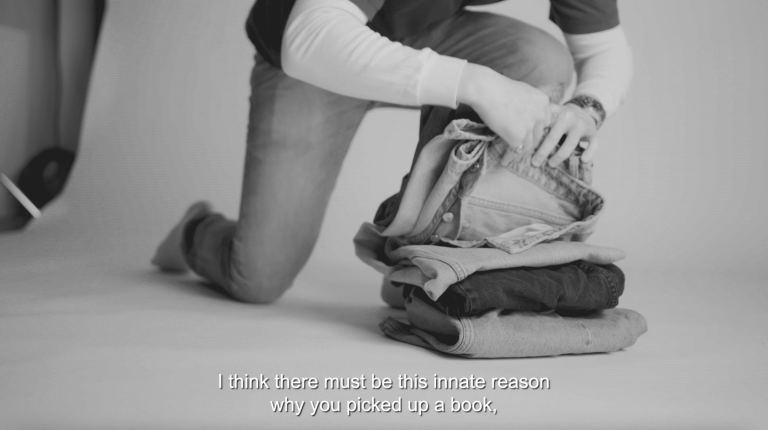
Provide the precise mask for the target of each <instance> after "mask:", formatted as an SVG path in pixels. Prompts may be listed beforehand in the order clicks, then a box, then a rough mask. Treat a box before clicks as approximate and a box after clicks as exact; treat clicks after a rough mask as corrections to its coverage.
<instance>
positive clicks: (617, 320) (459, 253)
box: [355, 118, 647, 357]
mask: <svg viewBox="0 0 768 430" xmlns="http://www.w3.org/2000/svg"><path fill="white" fill-rule="evenodd" d="M429 121H430V120H429V118H427V123H426V126H425V127H423V128H422V137H421V140H420V144H419V147H418V148H417V153H416V157H415V161H414V164H413V167H412V168H411V172H410V173H409V174H408V175H407V176H406V177H405V178H404V180H403V184H402V187H401V190H400V192H399V193H398V194H396V195H395V196H392V197H390V198H389V199H387V200H386V201H385V202H384V203H382V205H381V207H380V208H379V211H378V213H377V214H376V217H375V220H374V224H370V223H365V224H363V226H362V227H361V228H360V231H359V232H358V234H357V235H356V237H355V248H356V252H357V255H358V257H360V258H361V259H362V260H363V261H364V262H366V263H367V264H369V265H371V266H372V267H374V268H375V269H377V270H378V271H379V272H381V273H383V274H384V283H383V286H382V297H383V298H384V300H385V301H386V302H387V303H389V304H390V305H392V306H395V307H403V308H405V310H406V311H407V315H408V322H407V323H406V322H401V321H398V320H395V319H393V318H388V319H386V320H385V321H383V322H382V323H381V324H380V327H381V329H382V330H383V331H384V333H385V334H386V335H387V336H389V337H391V338H393V339H396V340H399V341H402V342H407V343H410V344H413V345H418V346H422V347H425V348H430V349H434V350H438V351H441V352H445V353H449V354H455V355H460V356H464V357H533V356H546V355H560V354H581V353H591V352H610V351H616V350H619V349H621V348H624V347H627V346H630V345H632V344H633V343H634V342H635V341H636V340H637V338H638V337H639V336H640V335H642V334H643V333H645V331H646V330H647V326H646V322H645V319H644V318H643V316H642V315H640V314H638V313H637V312H634V311H632V310H628V309H616V306H617V305H618V300H619V296H620V295H621V294H622V292H623V290H624V274H623V273H622V271H621V270H620V269H619V268H618V267H616V266H615V265H614V264H613V263H615V262H616V261H618V260H621V259H622V258H624V253H623V252H622V251H620V250H618V249H615V248H608V247H603V246H595V245H589V244H586V243H584V241H585V240H586V239H587V238H588V237H589V235H591V234H592V232H593V231H594V228H595V223H596V222H597V220H598V218H599V216H600V213H601V211H602V209H603V205H604V200H603V198H602V196H600V194H598V193H597V192H596V191H595V190H594V189H592V188H591V187H590V185H589V184H590V183H591V177H592V165H591V164H586V163H582V162H581V160H580V158H579V157H578V155H573V156H571V157H570V158H569V159H568V160H566V162H564V163H563V164H562V165H560V166H558V167H556V168H552V167H549V166H547V165H546V164H545V165H543V166H541V167H534V166H532V165H531V163H530V159H531V156H532V154H531V153H529V152H521V153H519V154H517V156H516V157H514V159H512V160H511V161H510V162H509V163H508V164H507V165H502V161H501V160H502V156H503V155H504V153H505V151H507V150H508V145H507V144H506V143H505V142H504V141H503V140H502V139H501V138H499V137H498V136H496V135H494V134H493V132H492V131H491V130H490V129H488V128H487V127H486V126H484V125H482V124H478V123H475V122H472V121H470V120H467V119H458V120H454V121H452V122H450V123H449V124H448V126H447V127H445V128H444V130H442V126H443V125H444V124H445V121H443V122H442V123H440V121H441V119H440V118H433V121H432V122H433V124H439V125H440V127H441V128H440V129H439V130H438V131H436V132H434V133H433V136H429V132H430V131H429V130H430V124H429ZM432 128H433V129H434V128H435V127H432ZM440 130H442V133H440ZM425 133H426V137H427V138H425ZM435 134H436V136H434V135H435Z"/></svg>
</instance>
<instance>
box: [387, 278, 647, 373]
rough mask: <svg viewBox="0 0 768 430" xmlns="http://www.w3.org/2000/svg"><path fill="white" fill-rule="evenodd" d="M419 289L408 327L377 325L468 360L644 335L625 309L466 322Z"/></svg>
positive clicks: (615, 346) (560, 350)
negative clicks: (572, 314)
mask: <svg viewBox="0 0 768 430" xmlns="http://www.w3.org/2000/svg"><path fill="white" fill-rule="evenodd" d="M420 295H423V292H422V293H420V290H419V289H418V288H414V292H413V293H411V295H410V296H409V297H408V299H406V303H405V308H406V311H407V312H408V320H409V321H410V324H406V323H403V322H400V321H397V320H395V319H393V318H387V319H386V320H384V321H382V322H381V324H379V327H380V328H381V330H382V331H383V332H384V334H386V335H387V336H389V337H391V338H392V339H395V340H399V341H400V342H405V343H410V344H412V345H416V346H421V347H424V348H428V349H433V350H436V351H440V352H444V353H447V354H453V355H459V356H462V357H467V358H511V357H539V356H553V355H562V354H587V353H594V352H613V351H618V350H620V349H622V348H626V347H628V346H630V345H632V344H634V343H635V341H636V340H637V338H638V337H640V335H642V334H643V333H645V332H646V331H647V330H648V326H647V324H646V322H645V318H644V317H643V316H642V315H640V314H639V313H637V312H635V311H632V310H629V309H608V310H604V311H598V312H595V313H594V314H590V315H587V316H581V317H565V316H561V315H558V314H556V313H554V312H548V313H535V312H521V311H510V310H501V309H497V310H491V311H488V312H486V313H484V314H481V315H477V316H471V317H464V316H451V315H448V314H446V313H444V312H442V311H441V310H439V309H437V308H435V307H433V306H432V305H431V304H430V303H428V302H429V299H428V298H426V297H423V298H422V297H420Z"/></svg>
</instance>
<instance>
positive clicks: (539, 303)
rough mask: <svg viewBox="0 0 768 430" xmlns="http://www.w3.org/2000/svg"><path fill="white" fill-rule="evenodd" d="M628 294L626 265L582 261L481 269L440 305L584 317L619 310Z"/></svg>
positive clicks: (470, 311) (468, 311)
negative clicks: (556, 313) (597, 312)
mask: <svg viewBox="0 0 768 430" xmlns="http://www.w3.org/2000/svg"><path fill="white" fill-rule="evenodd" d="M623 292H624V273H623V272H622V271H621V269H619V268H618V267H616V266H615V265H613V264H608V265H597V264H592V263H587V262H585V261H581V260H578V261H575V262H573V263H568V264H561V265H557V266H547V267H520V268H513V269H499V270H488V271H483V272H475V273H473V274H472V275H470V276H468V277H467V278H466V279H464V280H462V281H460V282H457V283H455V284H453V285H451V286H450V287H449V288H448V290H447V291H446V292H445V293H443V295H442V296H440V298H439V299H438V300H437V304H438V305H440V306H441V307H442V308H444V309H445V310H450V311H451V312H455V313H457V314H459V315H467V316H469V315H479V314H481V313H483V312H485V311H487V310H489V309H512V310H518V311H532V312H543V311H549V310H554V311H557V312H558V313H559V314H561V315H579V314H585V313H589V312H592V311H596V310H602V309H610V308H615V307H616V306H617V305H618V304H619V296H620V295H621V294H622V293H623Z"/></svg>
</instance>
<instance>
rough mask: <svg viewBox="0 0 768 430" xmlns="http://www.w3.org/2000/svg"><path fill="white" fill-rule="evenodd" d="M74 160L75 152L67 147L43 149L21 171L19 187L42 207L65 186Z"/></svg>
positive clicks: (33, 201) (36, 204)
mask: <svg viewBox="0 0 768 430" xmlns="http://www.w3.org/2000/svg"><path fill="white" fill-rule="evenodd" d="M74 162H75V154H74V153H73V152H70V151H67V150H66V149H62V148H49V149H46V150H43V151H42V152H40V153H39V154H37V155H36V156H35V157H34V158H32V160H31V161H30V162H29V163H28V164H27V165H26V167H24V169H23V170H22V171H21V175H20V176H19V183H18V187H19V189H20V190H21V191H22V192H23V193H24V194H25V195H26V196H27V197H28V198H29V200H31V201H32V203H34V204H35V206H37V207H38V208H42V207H43V206H45V205H46V204H47V203H48V202H50V201H51V200H53V198H54V197H56V196H57V195H59V193H60V192H61V190H62V189H63V188H64V184H65V183H66V180H67V177H68V176H69V171H70V170H71V169H72V164H73V163H74ZM27 218H29V213H27Z"/></svg>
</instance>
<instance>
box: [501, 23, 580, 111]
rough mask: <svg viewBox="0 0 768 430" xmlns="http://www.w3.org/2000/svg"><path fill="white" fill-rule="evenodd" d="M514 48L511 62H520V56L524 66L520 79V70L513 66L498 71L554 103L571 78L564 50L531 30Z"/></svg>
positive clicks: (543, 33) (570, 63)
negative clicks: (525, 65)
mask: <svg viewBox="0 0 768 430" xmlns="http://www.w3.org/2000/svg"><path fill="white" fill-rule="evenodd" d="M516 47H517V49H518V50H519V52H517V53H515V55H514V57H515V60H516V61H520V57H522V58H524V59H525V60H524V61H525V63H527V67H524V68H523V70H524V71H523V73H522V76H519V75H520V74H521V71H520V68H519V67H518V66H517V65H514V66H512V65H511V66H510V67H508V68H505V69H503V70H501V71H500V72H501V73H502V74H504V75H506V76H508V77H510V78H512V79H517V80H522V81H524V82H526V83H528V84H530V85H532V86H534V87H536V88H538V89H540V90H542V91H544V92H545V93H546V94H547V95H548V96H549V97H550V99H551V100H552V101H553V102H558V101H559V100H560V99H561V98H562V97H563V95H564V94H565V91H566V90H567V89H568V86H569V85H570V83H571V80H572V79H573V72H574V67H573V58H572V57H571V55H570V53H569V52H568V48H567V47H566V46H565V45H564V44H563V43H562V42H560V41H559V40H557V39H556V38H555V37H554V36H552V35H551V34H549V33H547V32H546V31H544V30H541V29H538V28H531V31H529V32H527V33H526V34H525V35H524V36H523V40H521V41H520V42H519V43H517V44H516ZM515 75H517V76H515Z"/></svg>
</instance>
